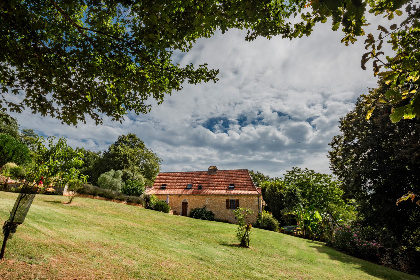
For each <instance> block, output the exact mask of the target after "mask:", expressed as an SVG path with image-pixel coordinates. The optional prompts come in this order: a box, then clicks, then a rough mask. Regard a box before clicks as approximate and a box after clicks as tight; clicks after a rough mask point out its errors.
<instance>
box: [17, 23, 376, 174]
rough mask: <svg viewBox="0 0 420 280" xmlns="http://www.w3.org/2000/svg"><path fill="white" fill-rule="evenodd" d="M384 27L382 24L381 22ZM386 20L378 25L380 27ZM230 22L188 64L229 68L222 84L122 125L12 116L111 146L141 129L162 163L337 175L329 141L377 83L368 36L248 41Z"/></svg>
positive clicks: (189, 90)
mask: <svg viewBox="0 0 420 280" xmlns="http://www.w3.org/2000/svg"><path fill="white" fill-rule="evenodd" d="M373 26H375V25H373ZM376 26H377V25H376ZM245 35H246V31H240V30H230V31H228V32H227V33H225V34H221V33H220V32H218V33H216V34H215V35H214V36H213V37H211V38H208V39H200V40H198V41H197V43H196V44H195V46H194V47H193V49H192V50H191V51H189V52H188V53H181V52H177V53H175V54H174V60H175V61H178V62H179V63H180V64H181V65H185V64H189V63H193V64H195V65H197V66H198V65H199V64H203V63H208V65H209V68H215V69H219V70H220V73H219V75H218V78H219V81H218V82H217V83H213V82H210V83H203V84H198V85H189V84H185V85H184V88H183V90H181V91H178V92H176V91H175V92H173V93H172V95H170V96H169V95H168V96H166V98H165V100H164V102H163V103H162V104H160V105H157V104H155V102H152V104H153V108H152V111H151V112H150V113H149V114H147V115H139V116H137V115H135V114H133V113H130V114H128V115H127V116H126V118H125V120H124V121H123V122H122V123H119V122H112V121H111V120H110V119H109V118H107V117H104V123H103V125H98V126H96V125H95V123H94V122H93V121H90V120H88V121H87V123H86V124H83V123H82V124H79V125H77V127H74V126H68V125H63V124H61V123H60V121H58V120H55V119H52V118H50V117H42V116H40V115H33V114H31V113H30V112H29V111H25V112H23V113H21V114H11V115H12V116H13V117H15V118H17V120H18V123H19V124H20V127H21V129H22V128H31V129H33V130H34V131H35V132H36V133H38V134H40V135H44V136H56V137H65V138H67V141H68V143H69V144H70V145H71V146H72V147H74V148H75V147H84V148H85V149H88V150H92V151H104V150H106V149H107V148H108V147H109V145H111V144H112V143H114V142H115V141H116V140H117V138H118V136H120V135H123V134H128V133H134V134H136V135H137V136H138V137H139V138H140V139H141V140H143V141H144V143H145V144H146V146H147V147H148V148H150V149H151V150H153V152H155V153H156V154H157V156H158V157H160V158H161V159H162V164H161V171H163V172H171V171H199V170H207V168H208V167H209V166H211V165H216V166H217V167H218V169H249V170H254V171H259V172H262V173H264V174H266V175H269V176H271V177H281V176H282V175H283V174H284V173H285V172H286V171H287V170H291V169H292V167H301V168H309V169H312V170H315V171H316V172H320V173H327V174H331V171H330V169H329V160H328V157H327V154H328V151H329V149H330V147H329V145H328V143H330V142H331V140H332V137H333V136H334V135H337V134H339V133H340V131H339V127H338V125H339V120H340V118H341V117H344V116H345V115H346V114H347V113H348V112H349V111H351V110H352V109H353V108H354V104H355V101H356V99H357V97H358V96H360V95H361V94H366V93H368V89H369V88H372V87H375V86H376V80H377V79H376V78H375V77H374V76H373V73H372V70H371V68H370V67H369V66H370V64H368V70H366V71H364V70H362V69H361V67H360V60H361V57H362V55H363V53H364V52H366V50H365V49H364V45H363V41H364V40H363V39H359V41H358V42H356V43H355V44H354V45H350V46H345V45H344V44H342V43H341V42H340V41H341V38H342V37H343V33H341V32H333V31H332V30H331V25H330V24H323V25H319V26H317V27H316V28H315V30H314V32H313V33H312V35H311V36H309V37H304V38H300V39H294V40H292V41H290V40H287V39H281V38H280V37H275V38H272V39H271V40H268V39H265V38H258V39H257V40H255V41H253V42H246V41H245V40H244V38H245Z"/></svg>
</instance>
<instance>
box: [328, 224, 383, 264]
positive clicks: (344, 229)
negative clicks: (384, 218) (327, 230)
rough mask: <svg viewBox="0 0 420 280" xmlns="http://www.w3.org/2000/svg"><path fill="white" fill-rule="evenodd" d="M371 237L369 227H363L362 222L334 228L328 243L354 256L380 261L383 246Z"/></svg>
mask: <svg viewBox="0 0 420 280" xmlns="http://www.w3.org/2000/svg"><path fill="white" fill-rule="evenodd" d="M371 238H372V232H371V229H370V228H369V227H362V226H361V225H360V224H356V225H353V226H350V225H345V226H341V227H337V228H336V229H335V230H334V234H333V238H332V240H328V241H327V245H329V246H331V247H333V248H335V249H337V250H339V251H342V252H345V253H348V254H350V255H352V256H355V257H358V258H362V259H365V260H369V261H373V262H378V261H379V259H380V249H381V247H382V246H381V244H379V243H378V242H377V241H376V240H375V239H371Z"/></svg>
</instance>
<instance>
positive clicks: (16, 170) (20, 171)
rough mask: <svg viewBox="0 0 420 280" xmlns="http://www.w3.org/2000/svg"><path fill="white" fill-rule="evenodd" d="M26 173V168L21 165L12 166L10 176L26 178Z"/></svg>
mask: <svg viewBox="0 0 420 280" xmlns="http://www.w3.org/2000/svg"><path fill="white" fill-rule="evenodd" d="M25 173H26V172H25V169H24V168H23V167H21V166H16V167H12V168H11V169H10V177H11V178H13V179H24V178H25Z"/></svg>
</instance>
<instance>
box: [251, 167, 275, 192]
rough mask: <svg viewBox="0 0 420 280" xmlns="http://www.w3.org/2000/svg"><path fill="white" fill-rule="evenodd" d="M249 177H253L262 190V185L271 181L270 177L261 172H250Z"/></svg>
mask: <svg viewBox="0 0 420 280" xmlns="http://www.w3.org/2000/svg"><path fill="white" fill-rule="evenodd" d="M249 175H250V176H251V178H252V181H253V182H254V184H255V186H256V187H259V188H261V185H262V183H264V182H266V181H270V180H271V178H270V176H267V175H264V174H263V173H261V172H259V171H254V170H250V171H249Z"/></svg>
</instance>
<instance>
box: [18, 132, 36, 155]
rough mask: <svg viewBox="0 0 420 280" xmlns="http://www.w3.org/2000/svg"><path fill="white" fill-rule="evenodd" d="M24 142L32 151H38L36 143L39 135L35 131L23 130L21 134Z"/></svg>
mask: <svg viewBox="0 0 420 280" xmlns="http://www.w3.org/2000/svg"><path fill="white" fill-rule="evenodd" d="M21 138H22V142H23V143H24V144H25V145H26V146H28V148H29V149H30V150H31V151H34V150H35V149H36V143H37V139H38V135H37V134H36V133H35V132H34V130H33V129H29V128H25V129H22V132H21Z"/></svg>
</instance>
